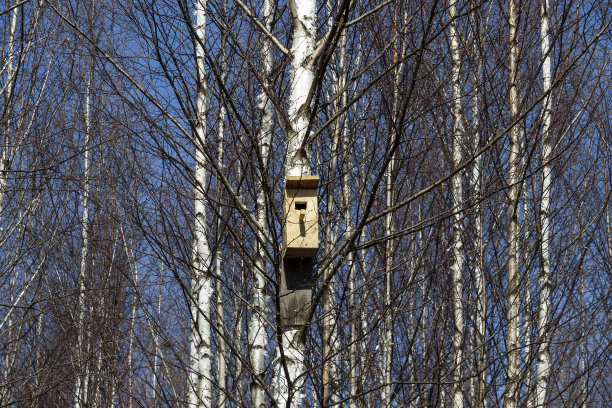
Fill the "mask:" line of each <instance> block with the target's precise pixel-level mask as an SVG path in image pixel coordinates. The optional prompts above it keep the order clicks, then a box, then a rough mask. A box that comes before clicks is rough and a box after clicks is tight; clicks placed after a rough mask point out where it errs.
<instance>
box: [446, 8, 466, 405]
mask: <svg viewBox="0 0 612 408" xmlns="http://www.w3.org/2000/svg"><path fill="white" fill-rule="evenodd" d="M449 17H450V19H451V22H450V37H451V38H450V40H451V57H452V65H453V67H452V78H451V82H452V87H453V107H452V112H453V168H457V167H458V166H459V165H460V163H461V158H462V154H461V148H462V146H461V144H462V141H463V139H464V136H463V134H464V131H463V124H462V120H463V112H462V106H461V84H460V79H459V75H460V72H461V54H460V51H459V36H458V33H457V23H456V18H457V1H456V0H451V2H450V7H449ZM461 178H462V173H461V172H459V173H457V174H456V175H454V176H453V178H452V181H451V183H452V198H453V211H454V215H453V238H452V239H453V244H452V245H453V263H452V264H451V267H450V269H451V273H452V286H453V317H454V328H453V390H452V394H453V395H452V397H451V398H452V401H453V407H455V408H462V407H463V391H462V387H461V385H462V384H461V365H462V363H463V342H464V337H465V327H464V323H463V264H464V259H463V238H462V232H463V211H461V210H460V208H461V206H462V200H463V186H462V180H461Z"/></svg>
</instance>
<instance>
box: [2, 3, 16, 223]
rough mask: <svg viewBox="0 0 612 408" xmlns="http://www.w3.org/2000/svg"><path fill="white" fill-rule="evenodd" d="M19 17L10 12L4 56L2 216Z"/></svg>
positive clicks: (8, 154) (8, 160) (14, 11)
mask: <svg viewBox="0 0 612 408" xmlns="http://www.w3.org/2000/svg"><path fill="white" fill-rule="evenodd" d="M18 15H19V7H17V8H15V9H14V10H12V11H10V14H9V16H10V24H9V32H8V50H7V54H6V85H5V87H6V91H5V92H6V98H5V101H6V102H7V105H6V110H7V111H6V117H7V120H6V123H5V124H4V125H3V129H2V140H1V142H2V146H0V147H1V148H2V151H1V152H0V215H3V214H4V212H3V211H2V209H3V205H4V195H5V194H6V188H7V171H8V170H9V164H10V157H11V154H10V149H11V146H12V143H11V136H10V135H11V109H10V107H11V103H12V99H13V85H14V81H15V75H16V74H17V72H16V69H15V65H14V64H13V60H14V58H15V32H16V31H17V16H18ZM1 221H2V218H0V232H1V231H2V230H3V228H2V224H1Z"/></svg>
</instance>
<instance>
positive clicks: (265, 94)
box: [249, 0, 276, 408]
mask: <svg viewBox="0 0 612 408" xmlns="http://www.w3.org/2000/svg"><path fill="white" fill-rule="evenodd" d="M275 10H276V3H275V0H264V4H263V8H262V16H263V21H262V23H263V24H264V27H265V29H266V30H267V32H269V33H272V32H273V19H274V13H275ZM261 37H262V38H261V39H260V44H261V45H260V47H261V48H260V52H259V55H260V58H261V66H262V72H261V79H262V84H261V87H262V89H261V92H260V93H259V95H258V105H257V108H258V110H259V112H260V115H261V125H260V128H259V134H258V135H257V147H258V153H259V155H258V156H259V158H260V160H261V161H260V162H259V163H258V166H257V173H256V186H255V190H256V192H257V198H256V209H255V212H256V215H257V223H258V225H259V228H260V229H259V230H258V232H257V235H256V239H255V245H254V248H255V251H256V252H255V262H254V265H253V313H252V315H251V322H250V328H249V334H250V336H251V338H250V339H249V343H251V344H252V350H251V364H252V366H253V376H254V377H255V378H254V380H253V381H252V382H251V400H252V406H253V408H263V407H265V406H266V395H265V392H264V369H265V356H266V350H265V347H266V344H267V337H268V336H267V322H266V312H267V309H268V306H267V304H268V301H269V300H268V297H267V296H266V294H265V287H266V270H267V268H266V262H265V261H264V260H265V259H266V258H265V257H266V255H265V250H264V247H263V245H264V244H265V242H266V240H265V237H264V236H263V234H261V232H259V231H261V230H265V228H267V223H268V222H267V206H266V192H265V186H266V185H267V183H266V180H265V178H266V177H267V174H268V171H267V169H268V160H269V152H270V143H271V139H272V131H273V128H274V106H273V104H272V100H271V98H270V96H269V94H270V93H271V82H270V77H271V74H272V64H273V49H272V43H271V41H270V39H269V38H267V37H266V36H264V35H262V36H261Z"/></svg>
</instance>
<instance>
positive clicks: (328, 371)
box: [323, 1, 346, 405]
mask: <svg viewBox="0 0 612 408" xmlns="http://www.w3.org/2000/svg"><path fill="white" fill-rule="evenodd" d="M326 7H327V9H328V25H327V26H328V30H331V29H332V22H333V18H332V17H331V15H332V13H331V10H332V7H333V5H332V4H331V2H329V1H328V2H327V5H326ZM339 42H340V45H339V54H338V73H337V74H335V73H333V72H332V80H333V85H332V89H333V94H334V98H337V97H338V93H339V92H341V91H342V89H343V88H344V86H345V83H346V75H345V72H344V65H345V62H344V59H345V54H346V32H345V30H342V33H341V34H340V40H339ZM344 104H346V93H345V92H343V93H342V96H340V97H339V98H337V99H336V100H335V102H334V103H333V104H332V106H333V110H334V113H335V112H338V111H339V110H340V109H342V107H343V106H344ZM343 116H344V115H341V116H339V117H338V119H337V121H336V126H335V127H334V130H333V136H332V146H331V152H332V157H331V163H330V167H329V178H328V179H329V181H328V182H329V186H328V188H327V206H326V207H327V214H328V218H327V222H326V225H325V250H326V252H327V253H328V254H329V253H330V252H331V250H332V248H334V247H335V245H336V234H335V231H334V229H333V227H332V221H331V219H332V217H333V213H334V209H335V201H334V198H335V196H334V183H336V175H337V170H338V154H339V146H340V139H341V138H342V137H343V136H344V133H345V129H344V125H343ZM323 280H324V281H325V282H327V281H328V280H329V285H328V289H327V291H326V292H325V293H324V296H323V405H328V404H329V403H330V401H331V402H334V401H333V399H334V397H335V396H336V395H337V394H335V393H334V391H333V389H332V388H331V380H332V379H334V378H336V376H337V374H336V373H337V366H338V364H339V362H338V360H339V355H338V353H337V350H338V344H337V343H338V335H337V333H336V331H335V330H334V327H335V326H336V309H335V308H334V305H335V303H336V279H335V277H333V276H332V277H331V278H330V277H329V269H326V270H325V271H324V273H323Z"/></svg>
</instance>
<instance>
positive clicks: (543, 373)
mask: <svg viewBox="0 0 612 408" xmlns="http://www.w3.org/2000/svg"><path fill="white" fill-rule="evenodd" d="M549 9H550V7H549V3H548V0H542V1H541V13H542V15H541V25H540V41H541V50H542V51H541V52H542V84H543V87H542V88H543V89H542V92H543V93H544V94H545V97H544V101H543V105H542V198H541V201H540V220H541V223H542V232H541V234H542V238H541V239H540V257H541V268H540V276H539V278H538V286H539V288H540V294H539V299H538V324H537V329H538V330H537V332H538V354H537V365H536V403H535V406H536V407H542V406H545V401H546V389H547V387H548V378H549V375H550V374H549V371H550V353H549V350H548V348H549V340H548V339H549V334H548V333H547V330H548V321H549V309H550V295H551V294H550V279H551V278H550V250H549V247H550V236H551V231H550V230H551V223H550V197H551V187H552V179H551V177H552V175H551V164H550V161H551V157H552V153H553V152H552V143H551V137H550V124H551V116H552V98H551V95H550V92H551V86H552V69H551V56H550V52H551V47H550V31H549V18H548V13H549Z"/></svg>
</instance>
